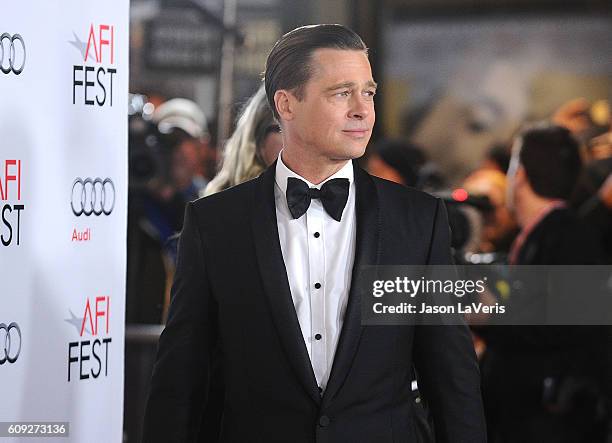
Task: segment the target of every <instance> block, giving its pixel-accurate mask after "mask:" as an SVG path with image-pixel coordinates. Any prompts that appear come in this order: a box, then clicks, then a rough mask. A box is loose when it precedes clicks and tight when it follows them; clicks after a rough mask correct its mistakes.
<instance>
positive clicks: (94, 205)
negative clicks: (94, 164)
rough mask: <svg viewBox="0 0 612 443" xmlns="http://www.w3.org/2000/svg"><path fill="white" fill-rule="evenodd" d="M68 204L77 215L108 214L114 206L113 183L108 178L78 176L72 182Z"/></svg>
mask: <svg viewBox="0 0 612 443" xmlns="http://www.w3.org/2000/svg"><path fill="white" fill-rule="evenodd" d="M70 206H71V207H72V213H73V214H74V215H76V216H77V217H80V216H81V215H86V216H89V215H91V214H94V215H101V214H104V215H110V213H111V212H113V208H114V207H115V184H114V183H113V181H112V180H111V179H110V178H105V179H104V180H103V179H101V178H85V179H83V178H81V177H78V178H77V179H76V180H75V181H74V183H72V194H71V196H70Z"/></svg>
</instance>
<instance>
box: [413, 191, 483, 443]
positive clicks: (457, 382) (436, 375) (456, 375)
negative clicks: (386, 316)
mask: <svg viewBox="0 0 612 443" xmlns="http://www.w3.org/2000/svg"><path fill="white" fill-rule="evenodd" d="M427 264H428V265H452V264H453V260H452V256H451V249H450V228H449V225H448V217H447V215H446V209H445V207H444V204H443V203H442V201H440V200H438V204H437V208H436V216H435V219H434V227H433V235H432V240H431V246H430V252H429V260H428V263H427ZM414 362H415V366H416V370H417V380H418V384H419V390H420V391H421V392H422V394H423V396H424V398H425V400H426V401H427V402H428V405H429V407H430V410H431V413H432V415H433V421H434V429H435V436H436V441H437V442H444V443H446V442H448V443H450V442H452V443H481V442H486V425H485V419H484V411H483V406H482V396H481V393H480V373H479V370H478V363H477V360H476V354H475V352H474V346H473V343H472V338H471V335H470V331H469V329H468V328H467V326H466V325H465V324H458V325H418V326H417V327H416V331H415V341H414Z"/></svg>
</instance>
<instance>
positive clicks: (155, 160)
mask: <svg viewBox="0 0 612 443" xmlns="http://www.w3.org/2000/svg"><path fill="white" fill-rule="evenodd" d="M280 131H281V129H280V127H279V126H278V123H277V122H276V121H275V119H274V117H273V115H272V112H271V110H270V108H269V106H268V104H267V102H266V97H265V93H264V91H263V88H260V89H259V90H258V91H256V92H255V93H254V95H253V96H252V97H251V98H250V99H249V100H248V101H247V102H246V103H245V104H244V106H243V107H242V109H241V111H240V114H239V116H238V118H237V120H236V125H235V130H234V132H233V134H232V135H231V137H229V139H228V140H227V141H225V143H223V145H222V146H215V144H216V143H214V138H215V137H212V136H211V132H212V131H211V129H210V128H209V127H208V124H207V119H206V117H205V116H204V113H203V112H202V110H201V109H200V108H199V107H198V106H197V105H196V104H195V103H194V102H192V101H190V100H186V99H180V98H174V99H170V100H166V101H163V100H160V101H159V102H158V103H154V100H152V99H151V98H148V97H145V96H139V95H134V96H132V97H131V101H130V116H129V134H130V138H129V153H130V164H129V169H130V182H129V183H130V187H129V210H128V286H127V287H128V294H127V321H128V323H155V324H159V323H163V322H164V319H165V315H166V310H167V307H168V304H169V294H170V286H171V282H172V278H173V272H174V260H175V257H176V233H178V232H179V231H180V230H181V227H182V217H183V211H184V206H185V203H186V202H188V201H190V200H193V199H196V198H198V197H201V196H205V195H210V194H212V193H216V192H220V191H222V190H224V189H226V188H229V187H231V186H234V185H236V184H239V183H241V182H243V181H246V180H249V179H252V178H254V177H256V176H257V175H259V174H260V173H261V172H262V171H263V170H264V169H265V168H266V167H267V166H269V165H271V164H272V163H273V162H274V161H275V159H276V157H277V156H278V153H279V152H280V150H281V149H282V138H281V134H280ZM426 152H428V151H426V150H425V149H424V147H422V146H419V145H417V144H415V143H413V142H411V141H410V140H407V139H377V140H372V141H371V142H370V146H369V147H368V149H367V152H366V155H365V157H364V158H363V159H361V160H360V162H361V164H362V166H363V167H364V168H365V169H367V170H368V171H369V172H370V173H371V174H373V175H376V176H379V177H382V178H385V179H388V180H391V181H394V182H397V183H400V184H403V185H405V186H410V187H414V188H417V189H420V190H424V191H426V192H429V193H432V194H434V195H437V196H439V197H440V198H442V199H444V201H445V202H446V206H447V210H448V213H449V221H450V225H451V229H452V247H453V250H454V255H455V259H456V262H457V263H459V264H483V263H484V264H488V263H492V264H499V263H505V264H510V265H579V264H586V265H609V264H612V130H611V127H610V107H609V104H608V103H607V102H606V101H603V100H602V101H597V102H593V103H592V102H589V101H587V100H585V99H576V100H572V101H570V102H568V103H566V104H564V105H563V106H562V107H560V108H559V109H558V110H556V111H555V112H554V113H552V114H551V115H550V117H549V118H548V119H547V120H546V121H540V122H525V124H524V125H523V127H521V128H520V130H518V131H517V132H516V134H515V135H514V137H513V138H512V139H509V140H502V141H499V142H497V143H496V144H494V145H492V146H491V147H490V149H489V150H488V151H487V154H486V156H485V157H484V158H482V160H481V163H480V165H479V166H478V167H477V168H475V169H474V170H473V171H472V172H471V173H470V174H469V175H467V176H466V177H464V178H463V180H462V182H460V183H449V182H448V181H447V179H446V178H445V177H444V176H443V175H442V174H441V173H440V172H439V168H438V167H437V166H436V159H435V158H428V155H427V154H426ZM211 217H214V214H211ZM587 296H588V294H585V297H587ZM473 331H474V344H475V348H476V351H477V354H478V356H479V359H480V363H481V371H482V380H483V395H484V399H485V407H486V415H487V420H488V429H489V439H490V441H491V442H493V443H501V442H549V441H550V442H587V443H588V442H605V441H607V440H606V438H609V435H610V413H609V411H610V398H612V396H611V395H610V394H611V392H612V389H611V385H612V382H611V378H612V358H611V357H610V354H611V351H610V349H612V334H611V333H610V332H609V330H608V328H603V327H597V328H596V327H575V326H573V327H570V326H567V327H555V328H547V327H536V326H534V327H531V326H530V327H520V328H519V327H514V328H511V329H508V328H505V329H504V328H501V327H500V328H497V329H495V328H493V329H491V328H477V327H475V328H474V329H473Z"/></svg>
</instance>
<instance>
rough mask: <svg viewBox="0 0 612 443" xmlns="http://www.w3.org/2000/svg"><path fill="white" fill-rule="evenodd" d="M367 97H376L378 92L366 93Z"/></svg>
mask: <svg viewBox="0 0 612 443" xmlns="http://www.w3.org/2000/svg"><path fill="white" fill-rule="evenodd" d="M365 95H367V96H368V97H374V96H375V95H376V91H373V90H370V91H365Z"/></svg>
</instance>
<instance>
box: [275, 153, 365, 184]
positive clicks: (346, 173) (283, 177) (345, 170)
mask: <svg viewBox="0 0 612 443" xmlns="http://www.w3.org/2000/svg"><path fill="white" fill-rule="evenodd" d="M282 153H283V151H282V150H281V152H280V153H279V154H278V159H277V161H276V175H275V181H276V184H277V185H278V187H279V188H280V190H281V191H283V194H286V191H287V179H288V178H289V177H295V178H299V179H300V180H303V181H305V182H306V184H308V187H309V188H317V189H321V186H323V185H324V184H325V182H327V181H329V180H331V179H333V178H347V179H348V181H349V183H350V184H352V183H353V179H354V173H353V162H352V161H350V160H348V161H347V162H346V164H345V165H344V166H343V167H342V168H341V169H340V170H339V171H338V172H336V173H335V174H334V175H332V176H330V177H328V178H326V179H325V180H323V181H322V182H321V183H319V184H318V185H315V184H312V183H310V182H309V181H308V180H306V179H305V178H304V177H302V176H301V175H299V174H296V173H295V172H293V171H292V170H291V169H289V168H288V167H287V165H285V163H283V160H282Z"/></svg>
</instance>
